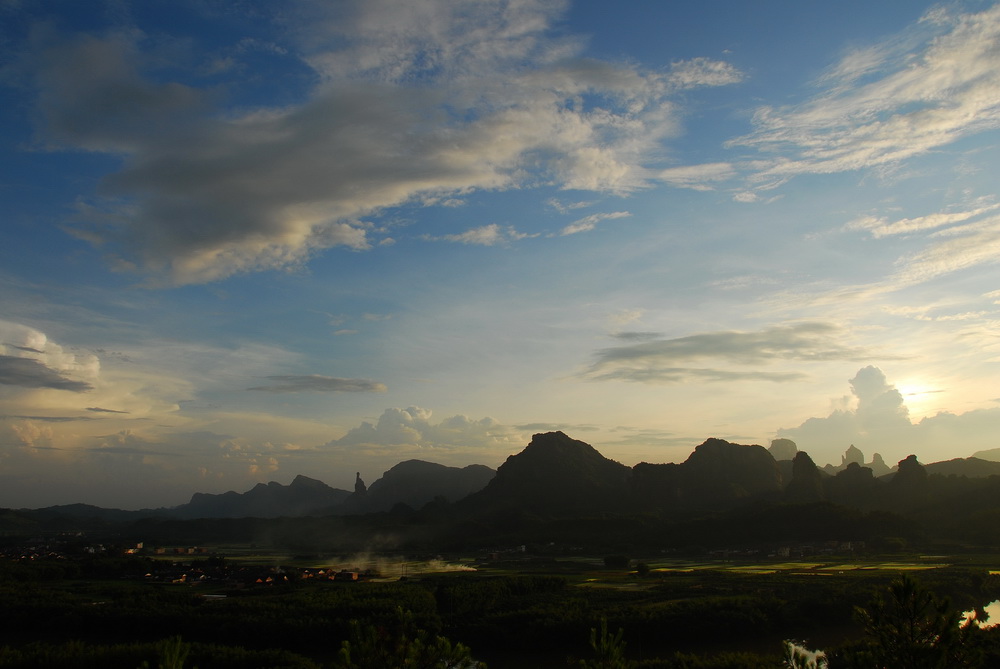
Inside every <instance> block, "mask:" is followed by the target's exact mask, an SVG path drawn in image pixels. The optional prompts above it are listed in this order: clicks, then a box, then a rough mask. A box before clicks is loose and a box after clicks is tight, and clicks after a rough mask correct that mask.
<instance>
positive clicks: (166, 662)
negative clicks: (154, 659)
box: [139, 636, 197, 669]
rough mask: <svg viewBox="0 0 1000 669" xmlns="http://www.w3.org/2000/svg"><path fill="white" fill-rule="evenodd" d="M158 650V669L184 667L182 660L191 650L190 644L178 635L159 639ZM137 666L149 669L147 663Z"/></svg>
mask: <svg viewBox="0 0 1000 669" xmlns="http://www.w3.org/2000/svg"><path fill="white" fill-rule="evenodd" d="M158 650H159V655H160V664H159V669H184V661H185V660H186V659H187V656H188V653H190V652H191V646H190V645H189V644H186V643H184V641H183V640H181V638H180V637H179V636H175V637H173V638H172V639H165V640H163V641H161V642H160V643H159V649H158ZM139 667H140V669H149V663H148V662H143V663H142V664H141V665H139ZM195 669H197V667H195Z"/></svg>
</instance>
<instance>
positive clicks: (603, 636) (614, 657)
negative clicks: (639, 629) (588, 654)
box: [580, 618, 635, 669]
mask: <svg viewBox="0 0 1000 669" xmlns="http://www.w3.org/2000/svg"><path fill="white" fill-rule="evenodd" d="M624 634H625V630H623V629H622V628H620V627H619V628H618V631H617V632H615V633H614V634H608V620H607V618H601V631H600V634H598V632H597V628H596V627H591V628H590V647H591V648H592V649H593V651H594V655H595V656H596V657H594V658H593V659H589V660H580V667H581V669H631V668H632V667H634V666H635V665H634V664H633V663H632V662H630V661H629V660H628V659H626V658H625V642H624V641H623V640H622V636H623V635H624Z"/></svg>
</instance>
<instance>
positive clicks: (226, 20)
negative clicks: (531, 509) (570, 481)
mask: <svg viewBox="0 0 1000 669" xmlns="http://www.w3.org/2000/svg"><path fill="white" fill-rule="evenodd" d="M621 4H623V5H624V6H622V7H618V6H616V7H615V8H614V9H613V10H610V9H609V8H608V6H607V4H606V3H598V2H592V1H590V2H577V3H573V2H562V1H557V0H538V1H535V0H519V1H509V2H501V1H492V0H483V1H471V0H451V1H441V0H439V1H434V0H414V1H412V2H408V3H405V4H401V3H396V2H388V1H372V0H367V1H365V2H352V1H343V2H308V1H305V0H303V1H299V2H251V1H248V2H240V3H232V2H221V1H210V0H180V1H176V0H174V1H171V2H169V3H168V2H160V1H157V0H151V1H148V2H128V1H126V0H114V1H111V0H108V1H107V2H74V3H67V2H19V1H17V0H5V1H3V2H0V26H2V28H0V53H2V56H0V63H2V65H0V96H2V98H0V121H2V123H0V150H2V152H3V160H2V161H0V196H2V198H3V204H4V211H3V215H2V218H0V346H2V350H0V483H2V485H0V505H2V506H8V507H36V506H44V505H48V504H56V503H69V502H77V501H82V502H88V503H93V504H100V505H103V506H118V507H123V508H138V507H142V506H161V505H165V506H170V505H175V504H180V503H182V502H184V501H186V500H187V499H188V497H189V496H190V495H191V493H193V492H195V491H204V492H221V491H225V490H230V489H234V490H245V489H247V488H249V487H251V486H252V485H253V484H254V483H255V482H258V481H268V480H277V481H280V482H284V483H287V482H289V481H291V479H292V478H293V477H294V476H295V475H297V474H306V475H308V476H312V477H314V478H319V479H321V480H323V481H325V482H327V483H329V484H331V485H334V486H339V487H347V488H349V487H350V486H351V485H352V483H353V479H354V474H355V472H356V471H361V472H362V476H363V477H364V478H366V479H367V480H368V481H369V482H370V481H372V480H374V479H376V478H377V477H378V476H379V475H380V474H381V473H382V472H383V471H385V470H386V469H388V468H389V467H391V466H392V465H394V464H395V463H397V462H399V461H400V460H404V459H409V458H420V459H424V460H430V461H434V462H441V463H443V464H449V465H465V464H471V463H482V464H487V465H490V466H494V467H495V466H498V465H499V464H501V463H502V462H503V460H504V459H505V458H506V457H507V456H508V455H510V454H513V453H516V452H518V451H519V450H520V449H521V448H523V446H524V445H525V444H526V443H527V442H528V440H530V436H531V434H532V433H534V432H539V431H547V430H552V429H561V430H563V431H565V432H567V433H568V434H570V435H571V436H573V437H576V438H579V439H582V440H584V441H587V442H589V443H592V444H593V445H594V446H596V447H597V448H598V449H599V450H601V451H602V452H603V453H604V454H605V455H607V456H608V457H611V458H614V459H616V460H619V461H621V462H623V463H625V464H629V465H631V464H634V463H636V462H639V461H649V462H680V461H683V460H684V459H685V458H686V457H687V455H688V454H689V453H690V452H691V450H692V449H693V448H694V447H695V446H696V445H697V444H699V443H701V442H702V441H704V440H705V439H706V438H708V437H719V438H725V439H729V440H732V441H736V442H739V443H760V444H764V445H767V444H768V443H769V442H770V440H771V439H773V438H775V437H779V436H780V437H788V438H792V439H794V440H795V441H796V442H797V443H798V445H799V447H800V449H802V450H805V451H807V452H808V453H809V454H810V455H811V456H812V457H813V459H814V460H816V461H817V462H818V463H820V464H823V463H826V462H835V463H836V462H839V461H840V455H841V454H842V453H843V452H844V451H845V450H846V449H847V447H848V446H849V445H851V444H855V445H856V446H858V447H859V448H860V449H861V450H862V451H863V452H864V453H865V454H866V455H868V456H869V457H870V456H871V454H873V453H875V452H878V453H880V454H882V456H883V457H884V458H885V460H886V461H887V462H889V463H894V462H896V461H898V460H900V459H902V458H904V457H906V456H907V455H909V454H910V453H916V454H917V455H918V456H919V457H920V459H921V460H922V461H924V462H933V461H938V460H944V459H949V458H953V457H967V456H969V455H971V454H972V453H974V452H977V451H980V450H984V449H991V448H996V447H997V446H998V444H997V442H996V440H995V435H996V434H998V428H1000V406H998V404H997V400H998V399H1000V393H998V392H997V391H996V388H995V383H994V382H993V380H994V379H995V378H996V377H997V360H998V357H997V356H998V352H1000V339H998V335H1000V319H998V304H1000V281H998V279H1000V272H998V268H997V259H998V258H1000V199H998V189H997V178H996V174H997V173H998V167H1000V165H998V163H1000V153H998V148H997V144H998V140H1000V133H998V128H1000V6H998V5H994V4H993V3H989V2H974V1H969V2H959V3H945V4H930V3H927V4H922V3H917V2H882V3H876V4H875V5H874V6H871V3H861V2H844V3H836V4H832V3H825V4H824V3H799V2H783V1H782V2H779V1H770V2H758V3H742V2H707V3H646V2H627V3H621Z"/></svg>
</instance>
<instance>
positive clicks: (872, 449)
mask: <svg viewBox="0 0 1000 669" xmlns="http://www.w3.org/2000/svg"><path fill="white" fill-rule="evenodd" d="M849 383H850V386H851V396H850V397H845V398H843V399H842V400H841V401H840V404H841V405H842V408H838V409H836V410H834V411H833V412H831V413H830V414H829V415H828V416H825V417H822V418H818V417H817V418H810V419H808V420H806V421H805V422H803V423H802V424H801V425H799V426H798V427H793V428H782V429H779V430H778V431H777V436H778V437H780V438H786V439H791V440H792V441H794V442H795V443H796V444H797V445H798V447H799V450H802V451H806V452H808V453H809V454H810V456H812V458H813V460H815V461H816V462H817V463H827V462H829V463H834V464H839V463H840V456H841V455H842V454H843V453H844V451H846V450H847V448H848V447H849V446H850V445H852V444H853V445H855V446H857V447H858V448H860V449H861V450H862V451H863V452H864V453H865V455H866V456H867V457H870V456H871V455H872V454H873V453H880V454H881V455H882V456H883V457H884V458H885V460H886V463H887V464H889V465H892V464H894V463H895V462H897V461H899V460H901V459H903V458H905V457H906V456H908V455H910V454H915V455H917V456H918V457H920V458H921V461H923V462H925V463H926V462H927V458H926V455H925V454H927V453H942V452H945V453H951V454H952V455H950V456H947V457H940V456H939V457H938V458H937V459H938V460H945V459H949V458H951V457H955V458H959V457H968V456H969V455H970V454H971V453H973V452H975V451H977V450H986V449H990V448H995V446H996V440H995V437H994V435H996V434H997V431H998V430H1000V409H979V410H976V411H970V412H967V413H964V414H954V413H950V412H942V413H938V414H937V415H934V416H928V417H926V418H924V419H922V420H921V421H920V422H918V423H912V422H911V421H910V417H909V410H908V409H907V407H906V403H905V399H904V397H903V395H902V393H901V392H900V391H899V389H897V388H896V387H895V386H894V385H893V384H891V383H889V381H888V380H887V379H886V376H885V374H884V373H883V372H882V370H881V369H879V368H877V367H873V366H868V367H864V368H862V369H860V370H859V371H858V373H857V374H856V375H855V376H854V378H852V379H851V380H850V381H849ZM932 461H933V460H932Z"/></svg>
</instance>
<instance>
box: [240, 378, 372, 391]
mask: <svg viewBox="0 0 1000 669" xmlns="http://www.w3.org/2000/svg"><path fill="white" fill-rule="evenodd" d="M264 378H266V379H267V380H268V381H270V382H271V383H270V384H268V385H264V386H254V387H253V388H247V390H260V391H264V392H269V393H301V392H311V393H334V392H336V393H384V392H385V391H386V387H385V384H382V383H378V382H377V381H369V380H368V379H339V378H336V377H333V376H322V375H320V374H303V375H294V374H286V375H275V376H267V377H264Z"/></svg>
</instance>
